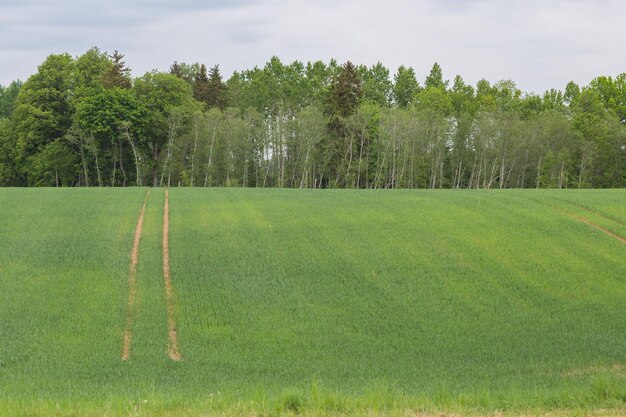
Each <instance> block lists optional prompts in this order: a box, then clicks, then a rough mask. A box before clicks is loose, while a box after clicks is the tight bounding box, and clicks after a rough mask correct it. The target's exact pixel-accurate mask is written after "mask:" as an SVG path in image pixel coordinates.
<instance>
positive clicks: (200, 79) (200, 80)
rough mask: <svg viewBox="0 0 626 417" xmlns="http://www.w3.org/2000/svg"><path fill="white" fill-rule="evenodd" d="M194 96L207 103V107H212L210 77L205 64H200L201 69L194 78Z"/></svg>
mask: <svg viewBox="0 0 626 417" xmlns="http://www.w3.org/2000/svg"><path fill="white" fill-rule="evenodd" d="M193 98H195V99H196V100H198V101H199V102H201V103H205V104H206V105H207V107H211V106H210V103H209V98H210V94H209V77H208V76H207V73H206V65H204V64H202V65H200V71H199V72H198V74H196V76H195V77H194V79H193Z"/></svg>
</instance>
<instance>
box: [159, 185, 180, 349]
mask: <svg viewBox="0 0 626 417" xmlns="http://www.w3.org/2000/svg"><path fill="white" fill-rule="evenodd" d="M169 217H170V208H169V193H168V190H165V206H164V207H163V276H164V278H165V298H166V300H167V333H168V336H169V341H168V344H167V354H168V355H169V357H170V359H171V360H173V361H179V360H180V350H179V348H178V335H177V333H176V318H175V309H174V290H173V288H172V278H171V275H170V244H169V231H170V220H169Z"/></svg>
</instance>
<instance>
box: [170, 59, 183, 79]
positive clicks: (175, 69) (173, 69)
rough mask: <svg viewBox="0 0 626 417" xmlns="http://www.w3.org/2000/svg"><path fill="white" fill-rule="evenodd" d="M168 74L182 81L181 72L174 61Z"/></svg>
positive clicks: (178, 65)
mask: <svg viewBox="0 0 626 417" xmlns="http://www.w3.org/2000/svg"><path fill="white" fill-rule="evenodd" d="M170 74H172V75H175V76H177V77H178V78H182V79H184V78H185V77H184V76H183V70H182V68H181V66H180V64H179V63H178V61H174V63H173V64H172V65H170Z"/></svg>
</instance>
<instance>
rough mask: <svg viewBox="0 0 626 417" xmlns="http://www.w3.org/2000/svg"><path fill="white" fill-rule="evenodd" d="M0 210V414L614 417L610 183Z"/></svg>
mask: <svg viewBox="0 0 626 417" xmlns="http://www.w3.org/2000/svg"><path fill="white" fill-rule="evenodd" d="M0 207H1V208H2V216H1V217H0V416H51V415H52V416H56V415H58V416H83V415H88V416H193V415H205V416H211V415H281V414H302V415H312V416H313V415H372V416H374V415H398V416H400V415H401V416H408V415H411V416H416V415H418V416H420V415H430V414H429V413H435V415H437V413H440V412H442V413H451V414H454V415H494V414H498V413H503V414H504V415H522V414H524V415H537V414H549V415H555V416H557V415H558V416H560V415H626V192H624V191H623V190H605V191H596V190H587V191H564V190H561V191H557V190H554V191H547V190H519V191H513V190H492V191H489V190H471V191H468V190H466V191H460V190H449V191H426V190H424V191H422V190H416V191H412V190H395V191H391V190H389V191H383V190H358V191H357V190H278V189H226V188H224V189H193V188H184V189H182V188H175V189H170V190H169V191H166V190H164V189H159V188H155V189H151V190H148V189H147V188H134V189H1V190H0Z"/></svg>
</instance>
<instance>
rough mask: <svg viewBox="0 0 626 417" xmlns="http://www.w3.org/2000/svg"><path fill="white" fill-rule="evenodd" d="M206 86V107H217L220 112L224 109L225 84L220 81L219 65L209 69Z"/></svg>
mask: <svg viewBox="0 0 626 417" xmlns="http://www.w3.org/2000/svg"><path fill="white" fill-rule="evenodd" d="M208 85H209V88H208V100H207V105H208V107H209V108H211V107H217V108H218V109H220V110H224V108H225V107H226V84H224V81H222V75H221V74H220V67H219V65H216V66H214V67H213V68H211V72H210V74H209V82H208Z"/></svg>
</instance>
